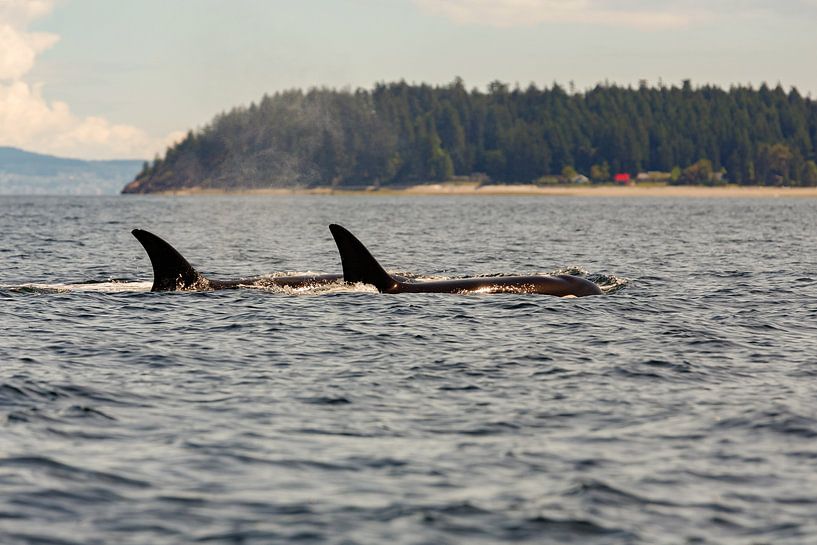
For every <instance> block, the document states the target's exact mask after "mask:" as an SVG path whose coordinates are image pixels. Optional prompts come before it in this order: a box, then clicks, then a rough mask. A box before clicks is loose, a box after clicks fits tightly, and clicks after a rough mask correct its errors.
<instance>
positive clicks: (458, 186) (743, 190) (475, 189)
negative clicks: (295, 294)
mask: <svg viewBox="0 0 817 545" xmlns="http://www.w3.org/2000/svg"><path fill="white" fill-rule="evenodd" d="M147 194H148V195H164V196H175V197H196V196H211V195H213V196H216V195H254V196H290V195H350V196H354V195H371V196H401V195H406V196H414V195H423V196H434V195H450V196H520V195H525V196H543V197H687V198H696V199H701V198H704V199H705V198H780V197H791V198H817V187H766V186H738V185H726V186H718V187H708V186H698V185H692V186H689V185H675V186H670V185H645V186H638V185H635V186H613V185H598V186H544V187H543V186H536V185H533V184H497V185H483V186H479V185H478V184H476V183H440V184H427V185H425V184H423V185H414V186H407V187H400V188H348V189H332V188H329V187H317V188H312V189H307V188H266V189H235V190H228V189H205V188H187V189H180V190H176V191H160V192H156V193H147Z"/></svg>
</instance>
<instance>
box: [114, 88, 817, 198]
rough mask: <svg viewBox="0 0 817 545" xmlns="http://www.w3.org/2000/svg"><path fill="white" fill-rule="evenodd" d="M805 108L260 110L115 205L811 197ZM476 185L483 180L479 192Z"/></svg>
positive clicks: (573, 99)
mask: <svg viewBox="0 0 817 545" xmlns="http://www.w3.org/2000/svg"><path fill="white" fill-rule="evenodd" d="M815 159H817V103H816V102H815V101H814V100H813V99H811V98H808V97H803V96H801V95H800V93H798V91H797V90H795V89H791V90H790V91H788V92H787V91H785V90H784V89H782V88H781V87H780V86H778V87H776V88H770V87H768V86H766V85H763V86H761V87H760V88H759V89H753V88H750V87H733V88H730V89H729V90H724V89H721V88H718V87H712V86H704V87H698V88H694V87H693V86H692V85H691V84H690V82H689V81H685V82H684V83H683V85H682V86H680V87H678V86H672V87H667V86H659V87H648V86H646V85H641V86H640V87H639V88H637V89H633V88H630V87H620V86H616V85H598V86H596V87H595V88H593V89H591V90H588V91H586V92H567V91H566V90H565V89H563V88H562V87H560V86H558V85H553V86H552V87H550V88H545V89H540V88H537V87H535V86H533V85H531V86H529V87H527V88H511V87H509V86H508V85H505V84H503V83H499V82H495V83H492V84H491V85H490V86H489V87H488V89H487V90H485V91H480V90H476V89H474V90H471V91H469V90H467V89H466V88H465V86H464V84H463V82H462V81H461V80H460V79H457V80H455V81H454V82H453V83H451V84H449V85H445V86H441V87H433V86H429V85H413V84H407V83H405V82H400V83H391V84H379V85H376V86H375V87H374V89H372V90H362V89H359V90H356V91H349V90H343V91H338V90H331V89H312V90H309V91H307V92H303V91H300V90H293V91H286V92H282V93H276V94H275V95H273V96H264V97H263V98H262V99H261V101H260V102H259V103H257V104H255V103H254V104H251V105H250V106H248V107H240V108H236V109H233V110H232V111H230V112H227V113H222V114H220V115H218V116H216V118H215V119H214V120H213V121H212V122H211V123H210V124H209V125H207V126H206V127H204V128H202V129H200V130H198V131H191V132H190V133H188V135H187V137H186V138H185V139H184V140H183V141H182V142H180V143H179V144H177V145H175V146H173V147H171V148H170V149H168V150H167V153H166V154H165V156H164V157H163V158H159V157H157V158H156V160H154V161H153V162H152V163H145V165H144V168H143V170H142V172H141V173H140V174H139V175H138V176H137V178H136V179H135V180H134V181H133V182H132V183H131V184H129V185H128V186H127V187H126V188H125V192H134V193H138V192H151V191H162V190H169V189H181V188H188V187H204V188H224V189H235V188H258V187H292V186H319V185H332V186H361V185H370V184H381V185H392V184H411V183H424V182H431V181H439V180H446V179H449V178H451V177H452V176H471V175H474V174H477V173H480V174H482V175H484V176H480V178H481V179H489V180H490V181H493V182H534V181H537V180H540V179H542V177H546V176H548V175H560V174H562V173H571V174H572V173H573V172H574V171H576V172H578V173H581V174H585V175H587V176H588V177H590V178H592V179H593V181H606V180H608V179H610V178H611V177H612V175H613V174H615V173H619V172H622V173H624V172H626V173H629V174H631V175H635V174H636V173H638V172H643V171H662V172H667V173H669V172H673V174H672V178H671V179H672V181H673V182H674V183H711V182H713V181H714V180H719V181H724V180H728V181H730V182H733V183H739V184H761V185H772V184H774V185H780V184H787V185H817V164H815ZM485 176H487V177H488V178H485Z"/></svg>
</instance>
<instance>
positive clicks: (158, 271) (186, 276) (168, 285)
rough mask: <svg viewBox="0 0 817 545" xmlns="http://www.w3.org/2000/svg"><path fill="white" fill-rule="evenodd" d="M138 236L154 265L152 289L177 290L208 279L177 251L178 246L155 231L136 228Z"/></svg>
mask: <svg viewBox="0 0 817 545" xmlns="http://www.w3.org/2000/svg"><path fill="white" fill-rule="evenodd" d="M131 234H132V235H133V236H135V237H136V240H138V241H139V242H140V243H141V244H142V246H143V247H144V248H145V251H146V252H147V254H148V257H149V258H150V264H151V265H153V287H152V288H151V290H150V291H175V290H185V289H190V288H193V287H197V286H201V285H202V284H203V283H206V282H207V280H206V279H205V278H204V277H203V276H202V275H201V274H199V272H198V271H196V269H194V268H193V266H192V265H190V263H188V262H187V260H186V259H185V258H184V257H183V256H182V254H180V253H179V252H178V251H176V248H174V247H173V246H171V245H170V244H168V243H167V242H165V241H164V240H162V239H161V238H159V237H157V236H156V235H154V234H153V233H150V232H148V231H143V230H142V229H134V230H133V231H131Z"/></svg>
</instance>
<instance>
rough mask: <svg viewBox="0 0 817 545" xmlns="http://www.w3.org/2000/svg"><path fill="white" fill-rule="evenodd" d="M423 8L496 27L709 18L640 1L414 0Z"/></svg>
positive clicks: (653, 24)
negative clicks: (658, 7)
mask: <svg viewBox="0 0 817 545" xmlns="http://www.w3.org/2000/svg"><path fill="white" fill-rule="evenodd" d="M414 2H415V3H416V4H417V5H418V6H420V8H421V9H423V10H424V11H426V12H428V13H432V14H435V15H442V16H445V17H448V18H450V19H452V20H453V21H455V22H457V23H460V24H480V25H486V26H496V27H516V26H533V25H538V24H542V23H583V24H596V25H610V26H624V27H632V28H638V29H645V30H652V29H655V30H660V29H666V28H673V27H682V26H687V25H689V24H690V23H692V22H693V21H696V20H703V19H707V18H709V14H708V12H707V11H706V10H705V9H701V8H698V9H696V8H695V7H694V6H692V7H691V6H689V5H687V6H686V7H685V9H677V8H667V9H656V8H653V7H652V6H654V5H660V3H659V2H651V3H649V4H648V5H649V6H650V7H645V6H640V5H639V3H638V2H635V3H633V2H629V3H628V2H610V1H609V0H414Z"/></svg>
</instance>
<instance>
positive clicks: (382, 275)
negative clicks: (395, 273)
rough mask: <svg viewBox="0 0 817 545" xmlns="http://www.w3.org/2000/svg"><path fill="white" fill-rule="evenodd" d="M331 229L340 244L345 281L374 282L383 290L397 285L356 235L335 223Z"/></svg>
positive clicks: (373, 283)
mask: <svg viewBox="0 0 817 545" xmlns="http://www.w3.org/2000/svg"><path fill="white" fill-rule="evenodd" d="M329 230H330V231H331V232H332V236H333V237H334V238H335V244H337V246H338V252H339V253H340V262H341V264H342V266H343V280H344V281H345V282H362V283H364V284H372V285H374V286H375V287H376V288H377V289H378V291H381V292H383V291H389V290H391V289H393V288H394V287H395V286H396V285H397V281H396V280H395V279H394V278H392V277H391V275H389V273H387V272H386V271H385V270H384V269H383V267H382V266H381V265H380V263H378V262H377V260H376V259H375V258H374V257H372V254H370V253H369V250H367V249H366V247H365V246H364V245H363V243H362V242H360V241H359V240H358V239H357V238H355V235H353V234H352V233H350V232H349V231H347V230H346V229H344V228H343V227H341V226H340V225H335V224H332V225H330V226H329Z"/></svg>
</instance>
